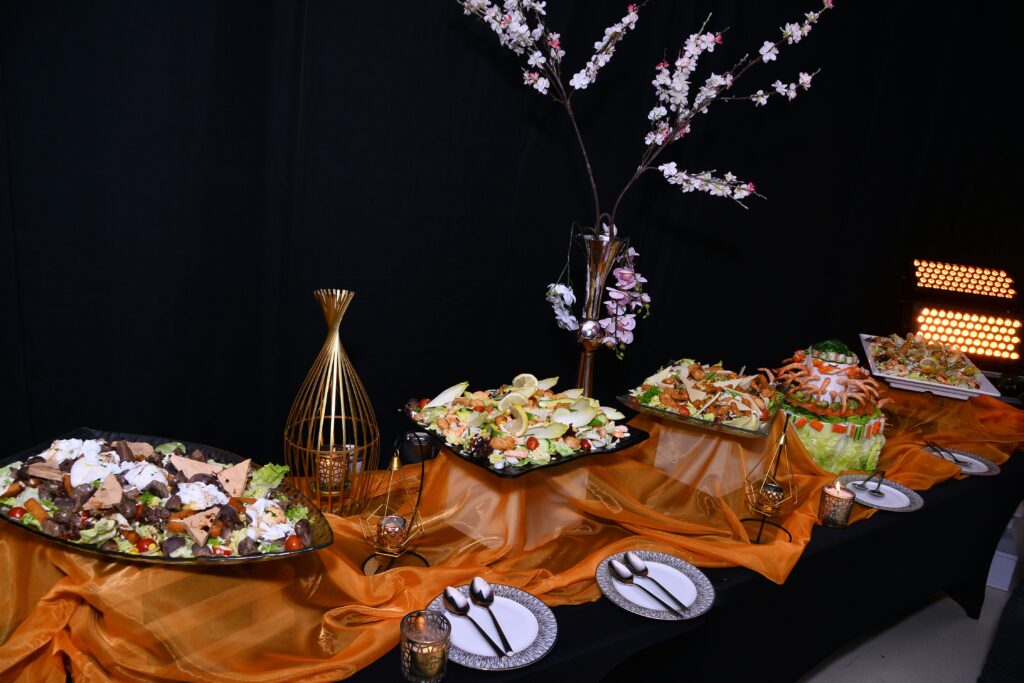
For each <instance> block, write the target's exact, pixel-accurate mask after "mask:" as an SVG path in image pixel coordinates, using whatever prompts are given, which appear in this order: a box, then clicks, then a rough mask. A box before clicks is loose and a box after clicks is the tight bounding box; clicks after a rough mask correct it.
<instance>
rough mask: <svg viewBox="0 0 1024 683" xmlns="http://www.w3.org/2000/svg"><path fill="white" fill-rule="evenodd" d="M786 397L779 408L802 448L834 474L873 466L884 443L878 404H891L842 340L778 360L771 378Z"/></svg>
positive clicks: (815, 345) (812, 347) (816, 346)
mask: <svg viewBox="0 0 1024 683" xmlns="http://www.w3.org/2000/svg"><path fill="white" fill-rule="evenodd" d="M772 379H775V380H777V381H778V383H779V386H780V390H781V391H783V392H784V393H785V396H786V401H785V403H784V404H783V407H782V409H783V410H784V411H786V413H788V414H789V416H790V422H791V423H792V424H793V427H794V428H795V430H796V433H797V436H799V437H800V441H801V443H803V445H804V447H805V448H806V449H807V452H808V453H809V454H810V455H811V457H812V458H814V460H815V462H817V463H818V465H819V466H821V467H822V468H823V469H825V470H827V471H829V472H833V473H837V474H838V473H839V472H845V471H850V470H873V469H874V468H875V465H877V464H878V455H879V453H881V451H882V446H883V445H884V444H885V436H884V435H883V434H882V430H883V429H884V428H885V416H884V415H883V414H882V407H883V406H885V405H886V404H888V403H891V402H892V399H891V398H886V397H885V396H884V389H883V388H882V386H881V385H880V384H879V383H878V381H877V380H875V379H874V378H872V377H871V375H870V373H868V371H867V370H865V369H864V368H862V367H860V359H859V358H858V357H857V354H855V353H854V352H853V351H851V350H850V348H849V347H847V346H846V344H844V343H842V342H841V341H837V340H834V339H831V340H828V341H824V342H819V343H817V344H812V345H811V346H810V347H808V348H807V349H802V350H799V351H796V352H795V353H794V354H793V356H792V357H791V358H787V359H786V360H784V361H783V365H782V367H781V368H779V369H778V370H776V371H775V376H774V377H773V378H772Z"/></svg>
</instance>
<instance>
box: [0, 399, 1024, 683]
mask: <svg viewBox="0 0 1024 683" xmlns="http://www.w3.org/2000/svg"><path fill="white" fill-rule="evenodd" d="M893 395H894V397H895V398H896V399H897V401H896V403H895V405H894V406H892V408H893V410H892V412H891V414H892V418H891V427H890V428H889V429H888V430H887V435H888V439H889V440H888V443H887V444H886V447H885V449H884V450H883V453H882V459H881V462H880V465H879V466H880V467H881V468H882V469H885V470H886V472H887V477H888V478H890V479H893V480H895V481H898V482H900V483H903V484H905V485H907V486H910V487H911V488H914V489H918V490H923V489H927V488H930V487H931V486H933V485H935V484H936V483H938V482H941V481H944V480H946V479H949V478H951V477H954V476H958V472H959V470H958V468H957V467H955V466H954V465H952V464H950V463H948V462H944V461H942V460H940V459H938V458H936V457H934V456H931V455H928V454H927V453H925V452H923V451H921V449H920V440H921V438H922V437H923V435H927V438H930V439H934V440H936V441H938V442H940V443H942V444H944V445H948V446H955V447H960V448H964V449H965V450H970V451H972V452H975V453H978V454H979V455H983V456H985V457H987V458H989V459H990V460H993V461H994V462H997V463H1001V462H1004V461H1005V460H1006V458H1007V457H1008V454H1009V453H1011V452H1013V450H1014V449H1015V448H1016V447H1017V446H1018V445H1019V444H1020V443H1021V442H1024V412H1022V411H1018V410H1014V409H1012V408H1009V407H1008V406H1006V405H1005V404H1002V403H1000V402H999V401H996V400H994V399H988V398H979V399H972V400H971V401H969V402H961V401H954V400H950V399H940V398H936V397H934V396H931V395H928V394H912V393H908V392H898V391H897V392H893ZM887 412H888V411H887ZM633 424H635V425H636V426H638V427H640V428H643V429H646V430H648V431H650V432H651V439H650V440H649V441H647V442H646V443H644V444H642V445H640V446H638V447H636V448H634V449H631V450H629V451H626V452H623V453H619V454H614V455H608V456H595V457H592V458H587V459H583V460H582V461H579V462H575V463H570V464H567V465H564V466H560V467H556V468H553V469H550V470H546V471H542V472H536V473H531V474H528V475H525V476H523V477H520V478H517V479H499V478H497V477H495V476H494V475H492V474H490V473H488V472H485V471H484V470H482V469H480V468H478V467H476V466H474V465H472V464H469V463H467V462H465V461H463V460H462V459H460V458H458V457H457V456H454V455H452V454H450V453H447V452H442V454H441V455H440V456H439V457H438V458H437V459H435V460H433V461H431V462H430V463H428V464H427V474H426V482H427V486H426V487H425V490H424V495H423V502H422V510H423V515H424V517H423V518H424V520H425V526H426V535H425V536H424V538H423V540H422V542H420V543H419V550H420V552H422V553H423V554H424V555H425V556H427V557H428V558H429V560H430V562H431V564H432V566H431V567H429V568H408V567H401V568H396V569H392V570H391V571H389V572H387V573H385V574H381V575H379V576H374V577H365V576H363V575H362V571H361V566H362V562H363V560H364V559H365V558H366V557H367V555H368V554H369V549H368V548H367V546H366V545H365V544H364V542H363V539H362V534H361V532H360V529H359V523H358V520H357V518H340V517H335V516H328V519H329V520H330V523H331V526H332V528H333V529H334V533H335V537H336V539H335V543H334V545H332V546H331V547H330V548H327V549H325V550H322V551H320V552H318V553H316V554H310V555H307V556H303V557H301V558H296V559H293V560H280V561H273V562H264V563H256V564H251V565H248V566H236V567H224V568H186V567H176V568H163V567H158V566H152V565H141V564H131V563H124V562H110V561H105V560H102V559H99V558H96V557H93V556H91V555H87V554H85V553H77V552H71V551H66V550H63V549H60V548H58V547H56V546H52V545H49V544H46V543H41V542H39V540H38V539H37V538H36V537H35V536H32V535H30V534H28V533H27V532H24V531H21V530H19V529H17V528H15V527H13V526H10V525H7V524H3V525H0V568H2V570H3V572H4V574H5V576H7V577H8V579H7V590H6V591H4V594H3V596H2V597H0V643H2V645H0V679H2V680H10V679H19V680H26V681H50V680H52V681H61V682H62V681H64V679H65V665H66V662H67V663H68V664H69V665H70V670H71V671H72V673H73V675H74V677H75V680H76V681H93V680H108V679H110V678H115V679H131V680H161V679H174V680H190V681H238V680H247V681H279V680H336V679H338V678H343V677H345V676H348V675H351V674H352V673H354V672H355V671H358V670H359V669H360V668H362V667H364V666H366V665H367V664H369V663H370V662H372V661H374V660H375V659H377V658H378V657H380V656H382V655H383V654H384V653H386V652H387V651H388V650H390V649H391V648H392V647H394V645H395V644H396V643H397V641H398V619H400V618H401V616H402V615H403V614H405V613H406V612H409V611H411V610H413V609H420V608H422V607H423V606H424V605H426V604H427V603H428V602H429V601H430V600H431V599H432V598H433V597H434V596H435V595H437V594H438V593H439V592H440V591H441V590H442V589H443V588H444V586H445V585H449V584H458V583H464V582H465V581H467V580H468V579H469V578H471V577H472V576H474V575H476V574H480V575H482V576H485V577H486V578H487V579H488V580H490V581H492V582H494V583H505V584H510V585H514V586H518V587H520V588H523V589H525V590H527V591H530V592H531V593H533V594H535V595H537V596H539V597H540V598H541V599H543V600H544V601H545V602H546V603H547V604H549V605H563V604H574V603H580V602H587V601H592V600H595V599H597V598H598V597H599V595H600V593H599V591H598V589H597V586H596V584H595V582H594V580H593V576H594V571H595V568H596V566H597V564H598V562H600V560H601V559H603V558H604V557H606V556H607V555H609V554H611V553H613V552H617V551H619V550H625V549H630V548H650V549H657V550H662V551H665V552H671V553H673V554H675V555H678V556H679V557H682V558H684V559H686V560H688V561H690V562H692V563H694V564H696V565H698V566H701V567H724V566H743V567H748V568H749V569H751V570H753V571H756V572H759V573H761V574H763V575H764V576H766V577H768V578H770V579H771V580H773V581H776V582H783V581H785V579H786V577H787V576H788V574H789V572H790V570H791V569H792V568H793V566H794V565H795V564H796V562H797V560H798V559H799V557H800V555H801V553H802V552H803V549H804V547H805V546H806V544H807V542H808V540H809V539H810V535H811V532H812V529H813V527H814V524H815V519H816V515H817V507H818V496H819V492H820V489H821V487H822V486H823V485H824V484H825V483H826V482H828V481H830V480H831V478H832V475H830V474H828V473H826V472H823V471H822V470H821V469H820V468H818V467H817V465H815V463H814V462H813V461H812V460H811V459H810V458H809V457H808V456H807V454H806V452H805V451H804V450H803V448H802V447H801V446H800V444H799V442H798V440H797V439H795V438H791V439H790V449H789V454H790V458H791V463H792V470H793V481H794V482H795V484H796V486H797V489H798V500H799V502H798V503H797V505H796V506H795V508H794V510H793V511H792V512H791V513H790V514H789V515H788V517H787V518H786V519H785V520H783V523H784V524H785V526H786V527H787V528H788V529H789V530H790V532H791V533H792V534H793V541H792V542H788V541H786V540H785V539H784V538H783V539H780V538H778V537H774V539H773V540H772V541H771V542H769V543H763V544H761V545H754V544H751V543H750V542H749V537H748V532H751V531H753V530H754V529H756V527H755V526H752V525H748V526H746V527H744V526H743V525H742V524H741V523H740V521H739V519H740V518H741V517H743V516H745V515H746V511H745V508H744V506H743V479H744V476H745V475H746V473H747V471H748V470H749V468H750V467H751V466H752V465H753V463H754V462H755V461H756V459H757V458H759V457H761V455H762V454H763V452H764V449H766V448H769V447H771V446H772V445H773V444H774V442H775V440H776V439H777V437H778V430H779V429H781V424H782V421H781V420H778V421H777V422H776V424H775V432H774V433H773V435H772V437H770V438H769V439H756V440H744V439H736V438H731V437H721V436H718V435H714V434H710V433H704V432H698V431H690V430H684V429H680V428H677V427H670V426H666V425H662V424H660V423H658V422H656V421H654V420H651V419H649V418H646V417H643V416H640V417H638V418H637V419H636V420H634V422H633ZM418 471H419V469H418V467H416V468H410V474H412V473H416V474H418ZM873 513H874V510H869V509H866V508H861V507H859V506H858V507H857V508H856V509H855V517H854V518H855V519H861V518H864V517H867V516H869V515H871V514H873ZM396 673H397V672H396Z"/></svg>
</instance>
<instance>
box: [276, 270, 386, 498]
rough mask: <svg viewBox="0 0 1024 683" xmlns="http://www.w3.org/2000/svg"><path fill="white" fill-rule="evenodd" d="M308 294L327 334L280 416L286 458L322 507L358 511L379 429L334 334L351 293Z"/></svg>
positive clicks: (373, 460)
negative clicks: (287, 409)
mask: <svg viewBox="0 0 1024 683" xmlns="http://www.w3.org/2000/svg"><path fill="white" fill-rule="evenodd" d="M313 296H315V297H316V300H317V301H319V302H320V308H321V309H323V313H324V319H325V320H326V321H327V339H326V340H325V341H324V345H323V346H322V347H321V348H320V353H319V354H318V355H317V357H316V360H315V361H314V362H313V367H312V368H310V370H309V374H307V375H306V379H305V381H304V382H303V383H302V388H301V389H299V393H298V395H297V396H296V397H295V401H294V403H292V409H291V412H290V413H289V414H288V420H287V422H285V428H284V454H285V462H286V463H287V464H288V468H289V473H290V476H291V478H292V481H293V482H294V483H295V485H296V486H297V487H298V488H299V489H300V490H303V491H305V492H307V493H308V494H309V495H310V497H311V498H312V499H313V501H314V502H316V504H317V505H318V506H319V507H320V509H321V510H323V511H324V512H333V513H336V514H342V515H351V514H356V513H359V512H362V510H363V507H365V505H366V502H367V501H368V500H369V497H370V484H371V481H372V479H371V477H370V476H369V473H370V471H371V470H373V469H376V467H377V457H378V455H379V453H380V431H379V429H378V428H377V419H376V417H375V416H374V414H373V407H372V406H371V404H370V399H369V398H368V397H367V395H366V390H365V389H364V388H363V383H362V382H361V381H360V379H359V375H358V374H356V371H355V368H353V367H352V363H351V362H349V359H348V355H347V354H346V353H345V347H343V346H342V345H341V338H340V336H339V334H338V327H339V326H340V325H341V318H342V316H344V315H345V311H346V310H347V309H348V306H349V304H350V303H352V298H353V297H354V296H355V293H354V292H350V291H347V290H344V289H318V290H317V291H315V292H314V293H313Z"/></svg>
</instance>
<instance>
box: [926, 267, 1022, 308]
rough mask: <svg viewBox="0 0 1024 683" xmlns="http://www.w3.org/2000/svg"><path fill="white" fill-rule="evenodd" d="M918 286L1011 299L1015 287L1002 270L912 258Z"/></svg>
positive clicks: (1014, 294)
mask: <svg viewBox="0 0 1024 683" xmlns="http://www.w3.org/2000/svg"><path fill="white" fill-rule="evenodd" d="M914 276H915V277H916V278H917V286H918V287H924V288H928V289H941V290H944V291H947V292H959V293H961V294H975V295H977V296H992V297H998V298H1001V299H1013V298H1014V297H1016V296H1017V290H1015V289H1014V288H1013V278H1011V277H1010V276H1009V275H1007V274H1006V271H1005V270H994V269H992V268H981V267H980V266H961V265H958V264H953V263H942V262H940V261H923V260H920V259H914Z"/></svg>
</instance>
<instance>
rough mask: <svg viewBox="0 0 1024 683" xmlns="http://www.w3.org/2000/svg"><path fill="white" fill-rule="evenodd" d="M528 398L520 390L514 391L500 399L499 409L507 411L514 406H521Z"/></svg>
mask: <svg viewBox="0 0 1024 683" xmlns="http://www.w3.org/2000/svg"><path fill="white" fill-rule="evenodd" d="M526 401H527V398H526V397H525V396H523V395H522V394H520V393H519V392H518V391H513V392H512V393H510V394H506V395H505V396H503V397H502V398H501V400H500V401H498V410H500V411H501V412H505V411H506V410H511V409H512V406H521V405H523V404H524V403H526Z"/></svg>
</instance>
